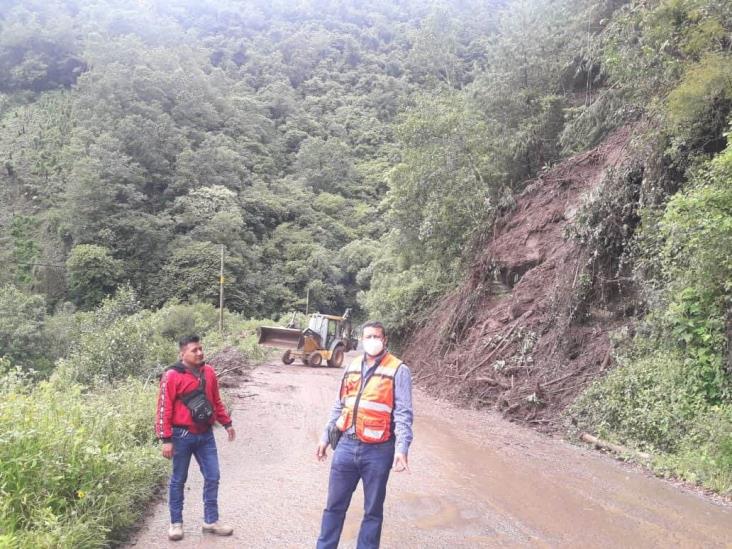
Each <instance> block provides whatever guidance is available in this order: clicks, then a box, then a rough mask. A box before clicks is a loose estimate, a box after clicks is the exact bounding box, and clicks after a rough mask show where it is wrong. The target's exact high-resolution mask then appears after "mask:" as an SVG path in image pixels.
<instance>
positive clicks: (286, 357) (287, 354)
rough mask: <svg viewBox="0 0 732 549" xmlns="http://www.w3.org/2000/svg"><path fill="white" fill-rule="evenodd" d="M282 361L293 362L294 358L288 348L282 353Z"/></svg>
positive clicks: (285, 362)
mask: <svg viewBox="0 0 732 549" xmlns="http://www.w3.org/2000/svg"><path fill="white" fill-rule="evenodd" d="M282 362H283V363H284V364H292V363H293V362H295V359H294V357H293V356H292V353H290V351H289V349H288V350H287V351H285V354H283V355H282Z"/></svg>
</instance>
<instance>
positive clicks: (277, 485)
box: [128, 363, 732, 549]
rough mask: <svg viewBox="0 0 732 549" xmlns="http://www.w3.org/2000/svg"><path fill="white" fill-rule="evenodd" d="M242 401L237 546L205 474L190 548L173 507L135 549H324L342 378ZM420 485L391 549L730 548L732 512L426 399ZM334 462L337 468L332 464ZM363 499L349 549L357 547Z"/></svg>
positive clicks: (303, 374)
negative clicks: (204, 521) (219, 533)
mask: <svg viewBox="0 0 732 549" xmlns="http://www.w3.org/2000/svg"><path fill="white" fill-rule="evenodd" d="M249 375H250V376H251V381H250V382H247V383H242V385H241V386H240V387H238V388H234V389H232V390H230V391H229V396H228V399H229V401H230V402H231V403H232V408H233V417H234V424H235V426H236V428H237V430H238V436H237V439H236V440H235V441H234V442H233V443H229V442H227V441H226V437H225V434H224V433H223V430H222V429H217V442H218V447H219V455H220V460H221V469H222V476H221V478H222V481H221V487H220V497H219V504H220V509H221V514H222V519H223V520H225V521H227V522H229V523H231V524H232V525H234V527H235V532H234V535H233V536H231V537H229V538H216V537H214V536H211V535H208V534H207V535H204V534H202V533H201V530H200V526H201V516H202V504H201V475H200V473H199V472H198V469H197V467H196V465H195V464H194V463H192V464H191V469H190V474H189V477H188V478H189V480H188V484H187V486H186V507H185V510H184V521H185V522H184V530H185V539H184V540H182V541H180V542H169V541H168V540H167V538H166V534H167V528H168V510H167V504H166V502H165V501H161V502H159V503H158V504H156V505H155V506H154V507H153V508H152V509H151V511H150V514H149V516H148V517H147V519H146V521H145V523H144V525H143V526H142V528H141V529H140V530H139V531H138V532H137V533H136V534H135V535H134V537H133V540H131V541H130V542H129V544H128V547H129V546H136V547H142V548H145V549H147V548H160V547H178V548H185V547H231V548H273V547H275V548H278V549H279V548H300V547H314V546H315V540H316V538H317V536H318V531H319V526H320V517H321V512H322V508H323V506H324V504H325V498H326V491H327V483H328V470H329V463H326V464H323V463H319V462H318V461H317V460H316V459H315V455H314V450H315V446H316V444H317V441H318V439H319V436H320V433H321V430H322V428H323V425H324V423H325V421H326V418H327V415H328V411H329V409H330V406H331V405H332V402H333V400H334V399H335V395H336V392H337V390H338V385H339V382H340V376H341V375H342V370H336V369H330V368H308V367H304V366H297V365H292V366H283V365H282V364H276V363H271V364H266V365H263V366H260V367H258V368H256V369H255V370H253V371H252V372H250V374H249ZM415 411H416V416H415V442H414V444H413V446H412V449H411V451H410V467H411V473H410V474H406V473H394V474H393V475H392V477H391V479H390V481H389V488H388V494H387V499H386V508H385V522H384V530H383V537H382V547H383V548H384V549H389V548H400V549H403V548H410V549H411V548H414V549H424V548H426V547H429V548H455V547H527V546H530V547H537V546H538V547H600V546H601V547H664V548H665V547H709V548H714V547H720V548H722V547H729V546H730V545H729V544H730V540H732V507H729V506H728V505H724V504H718V503H715V502H714V501H712V500H709V499H708V498H704V497H702V496H700V495H698V494H695V493H692V492H689V491H685V490H680V489H678V488H676V487H674V486H672V485H670V484H669V483H667V482H664V481H662V480H659V479H656V478H652V477H649V476H648V475H647V474H645V473H643V472H641V471H639V470H637V469H635V468H633V467H630V466H628V465H624V464H621V463H619V462H617V461H614V460H612V459H610V458H609V457H607V456H605V455H602V454H599V453H597V452H594V451H590V450H587V449H584V448H578V447H574V446H571V445H569V444H567V443H565V442H563V441H560V440H555V439H552V438H549V437H546V436H543V435H541V434H539V433H537V432H535V431H533V430H530V429H527V428H525V427H523V426H520V425H516V424H513V423H509V422H508V421H505V420H503V419H501V417H500V416H499V415H498V414H495V413H493V412H490V411H476V410H465V409H460V408H457V407H455V406H454V405H452V404H448V403H446V402H444V401H440V400H437V399H435V398H432V397H430V396H428V395H426V394H425V393H424V392H422V391H419V390H418V391H416V392H415ZM328 461H330V456H329V460H328ZM362 508H363V500H362V497H361V490H360V488H359V489H357V491H356V494H355V496H354V500H353V502H352V504H351V509H350V511H349V514H348V517H347V520H346V524H345V528H344V532H343V536H342V540H341V541H342V543H341V547H343V548H354V547H355V546H356V536H357V533H358V527H359V523H360V520H361V517H362V514H363V512H362Z"/></svg>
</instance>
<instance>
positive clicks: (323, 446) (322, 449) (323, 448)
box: [315, 442, 328, 461]
mask: <svg viewBox="0 0 732 549" xmlns="http://www.w3.org/2000/svg"><path fill="white" fill-rule="evenodd" d="M315 457H316V458H318V461H325V459H326V458H327V457H328V443H327V442H321V443H320V444H318V447H317V448H316V449H315Z"/></svg>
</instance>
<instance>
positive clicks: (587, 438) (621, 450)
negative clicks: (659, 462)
mask: <svg viewBox="0 0 732 549" xmlns="http://www.w3.org/2000/svg"><path fill="white" fill-rule="evenodd" d="M580 440H582V441H584V442H587V443H589V444H592V445H594V446H596V447H597V448H602V449H604V450H610V451H611V452H614V453H616V454H620V455H623V454H625V455H630V456H637V457H639V458H641V459H651V455H650V454H647V453H645V452H638V451H637V450H631V449H630V448H626V447H625V446H621V445H620V444H613V443H612V442H607V441H606V440H602V439H600V438H597V437H593V436H592V435H591V434H589V433H582V434H581V435H580Z"/></svg>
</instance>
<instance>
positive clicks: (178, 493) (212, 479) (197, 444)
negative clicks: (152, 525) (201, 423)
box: [168, 427, 220, 524]
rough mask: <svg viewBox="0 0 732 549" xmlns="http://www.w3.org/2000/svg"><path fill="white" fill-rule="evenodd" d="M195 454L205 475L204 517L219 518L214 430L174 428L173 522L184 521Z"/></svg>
mask: <svg viewBox="0 0 732 549" xmlns="http://www.w3.org/2000/svg"><path fill="white" fill-rule="evenodd" d="M191 456H194V457H195V458H196V461H197V462H198V466H199V467H200V468H201V474H202V475H203V519H204V521H205V522H206V523H208V524H211V523H212V522H216V521H217V520H219V504H218V495H219V476H220V475H219V456H218V453H217V452H216V439H214V434H213V429H209V430H208V431H206V432H205V433H202V434H200V435H195V434H193V433H191V432H189V431H188V430H187V429H183V428H181V427H173V474H172V475H171V476H170V494H169V496H168V507H169V508H170V522H171V523H173V522H183V490H184V488H185V485H186V480H187V479H188V466H189V465H190V463H191Z"/></svg>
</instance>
